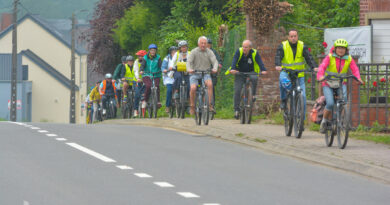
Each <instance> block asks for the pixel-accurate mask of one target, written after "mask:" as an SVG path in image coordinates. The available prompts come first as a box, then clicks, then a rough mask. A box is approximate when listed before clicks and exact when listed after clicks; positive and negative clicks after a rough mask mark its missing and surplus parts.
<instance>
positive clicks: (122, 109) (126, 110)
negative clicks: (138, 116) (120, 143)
mask: <svg viewBox="0 0 390 205" xmlns="http://www.w3.org/2000/svg"><path fill="white" fill-rule="evenodd" d="M121 112H122V118H123V119H126V118H127V113H128V109H127V103H122V107H121Z"/></svg>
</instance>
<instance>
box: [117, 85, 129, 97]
mask: <svg viewBox="0 0 390 205" xmlns="http://www.w3.org/2000/svg"><path fill="white" fill-rule="evenodd" d="M128 88H129V83H128V82H127V81H124V82H123V89H122V90H123V101H125V100H127V89H128ZM118 101H119V102H120V98H118Z"/></svg>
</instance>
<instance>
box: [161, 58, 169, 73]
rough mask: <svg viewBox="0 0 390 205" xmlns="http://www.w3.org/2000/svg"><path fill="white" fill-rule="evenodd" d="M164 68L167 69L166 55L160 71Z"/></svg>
mask: <svg viewBox="0 0 390 205" xmlns="http://www.w3.org/2000/svg"><path fill="white" fill-rule="evenodd" d="M164 70H168V57H165V58H164V60H163V62H162V65H161V71H162V72H164Z"/></svg>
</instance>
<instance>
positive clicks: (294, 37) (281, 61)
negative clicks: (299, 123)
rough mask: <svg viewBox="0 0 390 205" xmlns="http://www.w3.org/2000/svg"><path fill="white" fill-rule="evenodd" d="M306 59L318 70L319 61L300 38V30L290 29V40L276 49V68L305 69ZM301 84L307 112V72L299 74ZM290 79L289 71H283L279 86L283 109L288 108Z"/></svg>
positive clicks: (304, 108)
mask: <svg viewBox="0 0 390 205" xmlns="http://www.w3.org/2000/svg"><path fill="white" fill-rule="evenodd" d="M305 61H306V63H307V64H308V65H309V66H310V68H311V69H312V70H314V71H318V67H317V63H316V62H315V60H314V58H313V56H312V55H311V54H310V51H309V49H308V47H307V46H306V45H305V44H304V43H303V42H302V41H299V40H298V31H297V30H295V29H291V30H289V31H288V40H287V41H283V42H282V43H281V44H280V46H279V47H278V49H277V51H276V56H275V65H276V70H278V71H280V70H282V68H288V69H293V70H304V69H305ZM298 79H299V86H300V87H301V89H302V96H303V101H304V106H303V112H304V116H305V113H306V88H305V73H303V72H302V73H299V74H298ZM290 84H291V82H290V79H289V77H288V73H286V72H284V71H282V72H280V75H279V88H280V99H281V103H280V108H281V109H282V110H283V109H285V108H286V102H287V96H286V95H287V94H286V90H287V89H286V88H288V85H290Z"/></svg>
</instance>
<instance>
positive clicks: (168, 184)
mask: <svg viewBox="0 0 390 205" xmlns="http://www.w3.org/2000/svg"><path fill="white" fill-rule="evenodd" d="M153 184H155V185H157V186H159V187H163V188H170V187H175V186H173V185H172V184H170V183H168V182H153Z"/></svg>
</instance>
